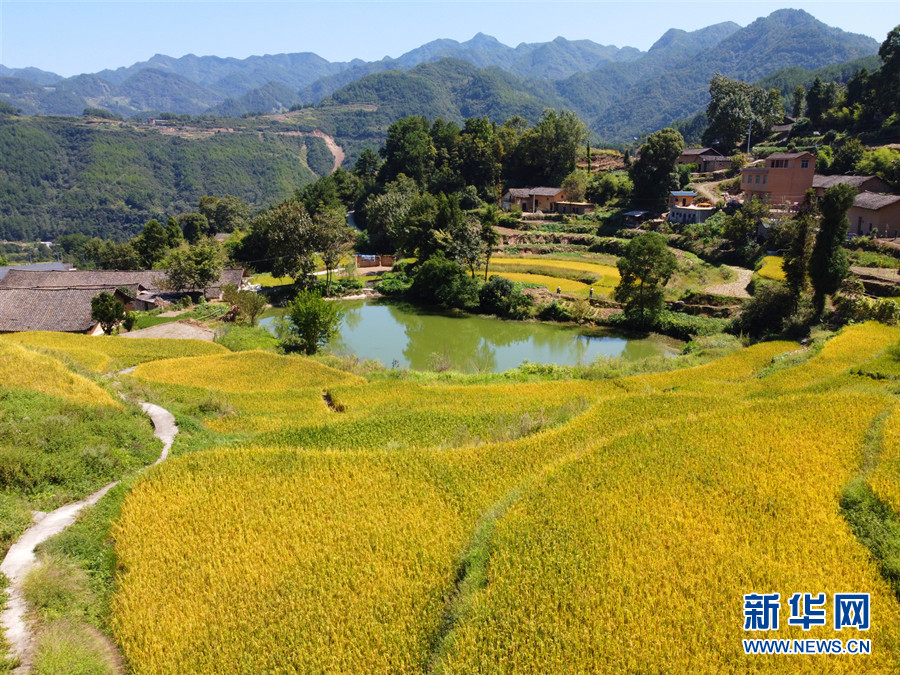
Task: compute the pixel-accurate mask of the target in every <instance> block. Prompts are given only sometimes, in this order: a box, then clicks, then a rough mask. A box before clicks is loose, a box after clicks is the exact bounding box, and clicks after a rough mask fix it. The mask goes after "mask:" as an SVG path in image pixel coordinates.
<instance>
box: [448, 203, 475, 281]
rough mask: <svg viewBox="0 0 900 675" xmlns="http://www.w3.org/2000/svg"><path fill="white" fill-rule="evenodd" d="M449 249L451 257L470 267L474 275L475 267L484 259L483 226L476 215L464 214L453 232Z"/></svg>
mask: <svg viewBox="0 0 900 675" xmlns="http://www.w3.org/2000/svg"><path fill="white" fill-rule="evenodd" d="M450 235H451V241H450V246H449V249H448V253H449V255H450V257H451V258H452V259H453V260H455V261H457V262H458V263H459V264H461V265H464V266H465V267H468V268H469V272H470V273H471V274H472V277H473V278H474V277H475V269H476V268H477V267H478V266H479V265H480V264H481V263H482V262H483V261H484V241H482V239H481V226H480V223H479V222H478V218H476V217H475V216H471V215H470V216H464V217H463V218H462V220H461V221H460V222H459V223H458V224H457V227H456V229H454V230H453V231H452V232H451V233H450Z"/></svg>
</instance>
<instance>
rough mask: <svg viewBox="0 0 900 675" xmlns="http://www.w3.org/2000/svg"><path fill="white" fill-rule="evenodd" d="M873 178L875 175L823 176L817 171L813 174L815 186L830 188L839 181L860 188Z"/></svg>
mask: <svg viewBox="0 0 900 675" xmlns="http://www.w3.org/2000/svg"><path fill="white" fill-rule="evenodd" d="M873 178H874V176H823V175H822V174H818V173H817V174H815V175H813V187H814V188H830V187H831V186H833V185H837V184H839V183H846V184H847V185H852V186H853V187H855V188H858V187H860V186H861V185H863V184H864V183H867V182H868V181H870V180H872V179H873Z"/></svg>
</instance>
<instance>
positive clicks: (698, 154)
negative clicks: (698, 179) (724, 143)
mask: <svg viewBox="0 0 900 675" xmlns="http://www.w3.org/2000/svg"><path fill="white" fill-rule="evenodd" d="M675 164H676V165H681V164H696V165H697V171H699V172H700V173H708V172H711V171H722V170H724V169H727V168H729V167H730V166H731V160H730V159H728V158H727V157H726V156H725V155H723V154H722V153H721V152H719V151H718V150H716V149H715V148H686V149H685V150H684V152H682V153H681V156H680V157H678V159H677V160H675Z"/></svg>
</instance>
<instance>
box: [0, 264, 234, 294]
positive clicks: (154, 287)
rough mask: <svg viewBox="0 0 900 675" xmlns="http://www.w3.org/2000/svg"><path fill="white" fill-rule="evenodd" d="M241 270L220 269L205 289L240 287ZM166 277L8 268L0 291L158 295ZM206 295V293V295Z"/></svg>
mask: <svg viewBox="0 0 900 675" xmlns="http://www.w3.org/2000/svg"><path fill="white" fill-rule="evenodd" d="M243 274H244V270H243V269H241V268H231V269H225V270H222V274H221V276H220V277H219V280H218V281H216V282H215V283H214V284H213V285H212V286H210V287H209V289H207V290H208V291H215V295H218V291H219V290H220V289H221V287H222V286H224V285H225V284H234V285H235V286H238V287H240V285H241V280H242V278H243ZM165 276H166V271H165V270H131V271H126V270H73V271H71V272H61V271H57V270H49V271H29V270H18V269H11V270H10V271H9V272H8V273H7V275H6V276H5V277H3V279H0V288H99V287H103V288H110V287H111V288H116V287H118V286H140V287H141V288H142V289H144V290H147V291H151V292H159V291H162V290H163V289H162V288H161V286H160V283H161V281H162V279H164V278H165ZM207 295H209V293H207Z"/></svg>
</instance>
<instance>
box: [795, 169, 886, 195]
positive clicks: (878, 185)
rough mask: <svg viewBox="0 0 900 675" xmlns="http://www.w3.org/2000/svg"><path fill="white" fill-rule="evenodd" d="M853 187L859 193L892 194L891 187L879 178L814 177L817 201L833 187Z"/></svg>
mask: <svg viewBox="0 0 900 675" xmlns="http://www.w3.org/2000/svg"><path fill="white" fill-rule="evenodd" d="M838 184H845V185H852V186H853V187H855V188H856V191H857V192H890V191H891V186H890V185H888V184H887V183H885V182H884V181H883V180H881V179H880V178H879V177H878V176H823V175H822V174H818V173H817V174H816V175H815V176H813V184H812V187H813V190H815V191H816V199H818V198H820V197H822V196H824V195H825V190H827V189H828V188H830V187H832V186H833V185H838Z"/></svg>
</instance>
